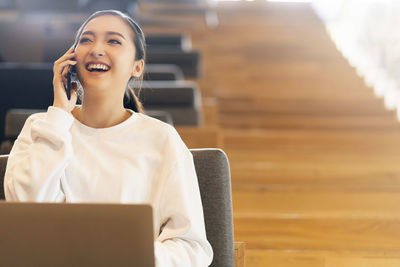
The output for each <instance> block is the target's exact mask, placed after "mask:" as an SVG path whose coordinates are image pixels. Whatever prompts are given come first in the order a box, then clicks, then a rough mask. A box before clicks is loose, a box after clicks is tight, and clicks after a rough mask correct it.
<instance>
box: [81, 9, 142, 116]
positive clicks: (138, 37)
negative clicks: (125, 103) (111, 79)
mask: <svg viewBox="0 0 400 267" xmlns="http://www.w3.org/2000/svg"><path fill="white" fill-rule="evenodd" d="M106 15H111V16H116V17H120V18H121V19H123V20H124V21H125V22H126V23H127V24H128V25H129V26H130V28H131V29H132V31H133V33H134V34H133V43H134V45H135V52H136V53H135V54H136V56H135V60H141V59H143V60H144V61H146V39H145V37H144V34H143V31H142V29H140V27H139V25H138V24H137V23H136V22H135V21H134V20H133V19H132V18H131V17H129V16H128V15H126V14H124V13H122V12H120V11H118V10H112V9H110V10H102V11H97V12H95V13H93V14H92V15H90V17H89V18H88V19H87V20H86V21H85V22H84V23H83V24H82V25H81V27H80V28H79V29H78V31H77V32H76V35H75V40H74V45H73V46H74V49H75V48H76V47H77V46H78V43H79V39H80V37H81V35H82V32H83V29H84V28H85V26H86V25H87V24H88V23H89V22H90V21H91V20H92V19H94V18H97V17H101V16H106ZM142 83H143V73H142V75H141V76H140V77H133V76H132V77H131V78H130V79H129V82H128V84H127V88H126V90H125V96H126V97H127V98H128V100H130V98H132V99H133V102H134V107H133V109H134V111H135V112H141V113H143V105H142V103H141V102H140V100H139V95H140V90H141V89H142ZM134 84H136V85H137V87H136V88H135V85H134ZM131 85H132V86H133V88H132V87H131Z"/></svg>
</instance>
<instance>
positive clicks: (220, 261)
mask: <svg viewBox="0 0 400 267" xmlns="http://www.w3.org/2000/svg"><path fill="white" fill-rule="evenodd" d="M190 151H191V152H192V154H193V160H194V164H195V168H196V172H197V178H198V181H199V187H200V194H201V200H202V203H203V210H204V220H205V224H206V232H207V239H208V241H209V242H210V244H211V246H212V247H213V251H214V259H213V261H212V264H211V265H210V266H213V267H219V266H221V267H222V266H224V267H229V266H232V267H233V266H235V260H234V246H233V240H234V238H233V217H232V194H231V177H230V168H229V162H228V157H227V156H226V154H225V153H224V151H222V150H221V149H214V148H208V149H191V150H190Z"/></svg>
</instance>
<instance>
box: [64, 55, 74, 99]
mask: <svg viewBox="0 0 400 267" xmlns="http://www.w3.org/2000/svg"><path fill="white" fill-rule="evenodd" d="M73 60H75V59H73ZM74 81H76V67H75V66H72V65H70V66H69V69H68V73H67V86H66V87H65V92H66V93H67V97H68V100H69V99H71V87H72V82H74Z"/></svg>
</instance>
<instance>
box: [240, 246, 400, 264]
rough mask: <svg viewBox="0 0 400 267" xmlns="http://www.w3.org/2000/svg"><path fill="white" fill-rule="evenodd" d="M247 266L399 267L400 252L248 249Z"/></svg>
mask: <svg viewBox="0 0 400 267" xmlns="http://www.w3.org/2000/svg"><path fill="white" fill-rule="evenodd" d="M245 262H246V266H251V267H265V266H274V267H339V266H340V267H398V266H400V255H399V254H385V253H384V252H380V253H379V252H374V253H367V252H332V251H296V250H255V249H247V250H246V257H245Z"/></svg>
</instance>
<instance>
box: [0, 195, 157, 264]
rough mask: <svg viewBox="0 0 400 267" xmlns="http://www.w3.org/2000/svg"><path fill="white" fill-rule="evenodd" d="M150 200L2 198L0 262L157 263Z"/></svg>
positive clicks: (0, 209) (0, 212) (0, 210)
mask: <svg viewBox="0 0 400 267" xmlns="http://www.w3.org/2000/svg"><path fill="white" fill-rule="evenodd" d="M153 246H154V240H153V218H152V208H151V206H150V205H125V204H65V203H63V204H50V203H11V202H0V263H1V266H24V267H26V266H41V267H50V266H52V267H53V266H61V267H63V266H69V267H70V266H143V267H145V266H152V267H153V266H154V265H155V264H154V247H153Z"/></svg>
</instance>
